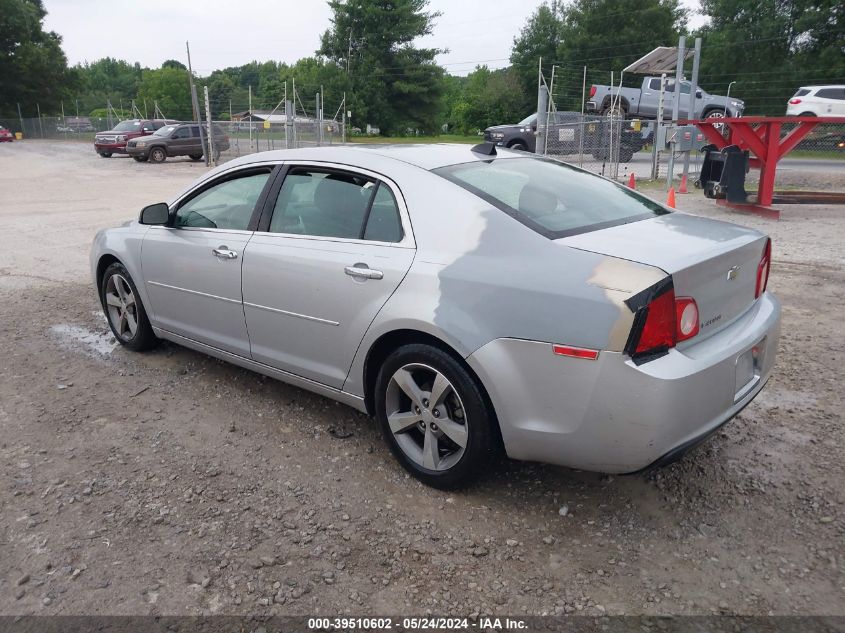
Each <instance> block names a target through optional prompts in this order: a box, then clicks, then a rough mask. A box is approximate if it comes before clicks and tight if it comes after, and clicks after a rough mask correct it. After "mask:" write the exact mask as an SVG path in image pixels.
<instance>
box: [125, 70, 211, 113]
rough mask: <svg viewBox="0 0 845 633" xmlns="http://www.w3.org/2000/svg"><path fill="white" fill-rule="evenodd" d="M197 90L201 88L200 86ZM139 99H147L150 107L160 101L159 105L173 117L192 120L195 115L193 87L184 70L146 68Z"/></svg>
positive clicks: (142, 75)
mask: <svg viewBox="0 0 845 633" xmlns="http://www.w3.org/2000/svg"><path fill="white" fill-rule="evenodd" d="M197 90H198V91H199V90H201V88H200V87H199V86H198V87H197ZM138 100H141V101H143V100H146V102H147V106H148V107H149V108H152V105H153V103H154V102H155V101H158V107H159V108H160V109H161V111H162V112H164V114H165V115H166V116H167V117H168V118H171V119H183V120H190V119H191V118H192V116H193V114H192V107H191V89H190V86H189V84H188V74H187V73H186V72H185V71H184V70H178V69H176V68H160V69H159V70H144V71H143V72H142V74H141V83H140V85H139V86H138Z"/></svg>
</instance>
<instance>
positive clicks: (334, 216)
mask: <svg viewBox="0 0 845 633" xmlns="http://www.w3.org/2000/svg"><path fill="white" fill-rule="evenodd" d="M375 186H376V183H375V182H374V181H372V180H371V179H369V178H366V177H365V176H359V175H355V174H349V173H345V172H336V171H329V170H324V169H311V168H307V167H298V168H293V169H291V170H290V171H289V172H288V174H287V176H285V181H284V183H282V188H281V190H280V191H279V197H278V198H277V199H276V206H275V208H274V210H273V217H272V218H271V219H270V227H269V231H270V232H271V233H291V234H295V235H314V236H320V237H343V238H350V239H360V237H361V232H362V229H363V226H364V219H365V215H366V212H367V208H368V207H369V206H370V199H371V198H372V194H373V188H374V187H375Z"/></svg>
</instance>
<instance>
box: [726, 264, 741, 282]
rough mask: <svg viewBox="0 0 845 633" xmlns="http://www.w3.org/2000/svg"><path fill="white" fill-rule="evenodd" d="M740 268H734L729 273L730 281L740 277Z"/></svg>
mask: <svg viewBox="0 0 845 633" xmlns="http://www.w3.org/2000/svg"><path fill="white" fill-rule="evenodd" d="M739 269H740V267H739V266H734V267H733V268H731V269H730V270H729V271H728V281H733V280H734V279H736V278H737V277H739Z"/></svg>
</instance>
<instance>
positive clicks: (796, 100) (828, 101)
mask: <svg viewBox="0 0 845 633" xmlns="http://www.w3.org/2000/svg"><path fill="white" fill-rule="evenodd" d="M786 115H787V116H845V86H804V87H803V88H799V89H798V92H796V93H795V95H794V96H793V97H792V99H790V100H789V102H788V103H787V104H786Z"/></svg>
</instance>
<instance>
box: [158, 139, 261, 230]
mask: <svg viewBox="0 0 845 633" xmlns="http://www.w3.org/2000/svg"><path fill="white" fill-rule="evenodd" d="M183 129H184V130H185V131H188V128H183ZM269 177H270V170H269V169H268V170H267V171H262V172H260V173H255V172H252V173H250V174H248V175H244V176H241V177H239V178H233V179H231V180H225V181H223V182H221V183H219V184H216V185H214V186H212V187H210V188H209V189H206V190H205V191H203V192H202V193H200V194H199V195H197V196H195V197H194V198H191V199H190V200H188V201H187V202H185V203H184V204H182V206H180V207H179V210H178V211H177V212H176V223H175V224H176V226H177V227H197V228H205V229H238V230H242V231H243V230H246V229H247V227H248V226H249V220H250V218H251V217H252V211H253V209H254V208H255V204H256V203H257V202H258V197H259V196H260V195H261V190H262V189H263V188H264V185H265V184H266V182H267V179H268V178H269Z"/></svg>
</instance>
